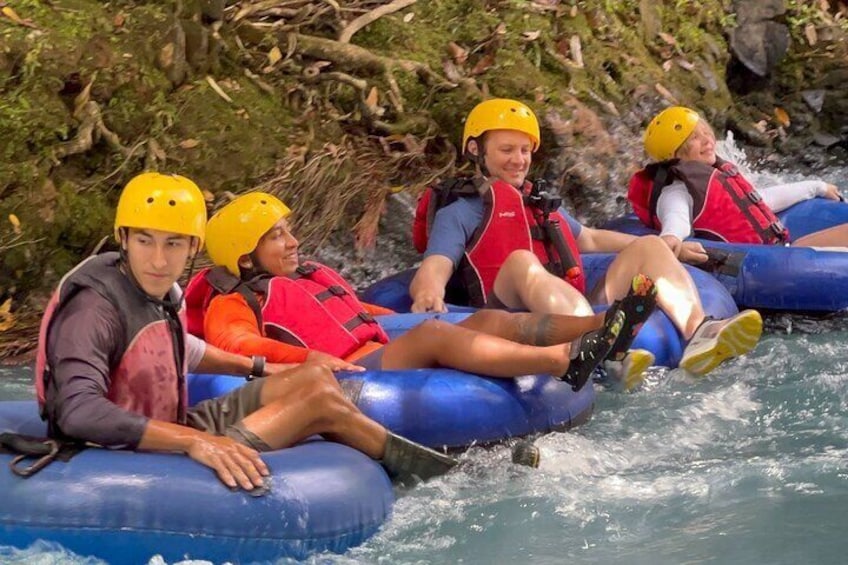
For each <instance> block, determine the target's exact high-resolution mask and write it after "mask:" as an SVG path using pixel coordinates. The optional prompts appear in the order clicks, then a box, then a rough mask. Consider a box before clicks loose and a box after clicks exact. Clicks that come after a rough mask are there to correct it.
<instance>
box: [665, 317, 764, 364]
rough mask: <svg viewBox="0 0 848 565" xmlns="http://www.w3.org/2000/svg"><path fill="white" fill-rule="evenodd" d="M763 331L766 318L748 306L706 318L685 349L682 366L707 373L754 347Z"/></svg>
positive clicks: (681, 360)
mask: <svg viewBox="0 0 848 565" xmlns="http://www.w3.org/2000/svg"><path fill="white" fill-rule="evenodd" d="M762 333H763V319H762V317H761V316H760V313H759V312H757V311H756V310H744V311H742V312H739V313H738V314H736V315H735V316H733V317H732V318H726V319H724V320H705V321H704V322H703V323H702V324H701V325H700V326H698V329H697V330H695V335H693V336H692V339H690V340H689V343H688V344H687V345H686V349H684V350H683V357H681V358H680V364H679V366H680V367H681V368H683V369H686V370H687V371H689V372H690V373H693V374H695V375H698V376H701V375H706V374H707V373H709V372H710V371H712V370H713V369H715V368H716V367H718V365H719V364H720V363H722V362H723V361H725V360H726V359H730V358H732V357H739V356H740V355H744V354H746V353H748V352H749V351H751V350H752V349H754V346H756V345H757V342H758V341H759V340H760V336H761V335H762Z"/></svg>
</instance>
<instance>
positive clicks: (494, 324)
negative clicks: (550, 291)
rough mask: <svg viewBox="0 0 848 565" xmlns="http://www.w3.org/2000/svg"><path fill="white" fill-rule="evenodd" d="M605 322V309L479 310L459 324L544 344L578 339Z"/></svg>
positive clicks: (520, 340)
mask: <svg viewBox="0 0 848 565" xmlns="http://www.w3.org/2000/svg"><path fill="white" fill-rule="evenodd" d="M603 324H604V314H603V313H601V314H592V315H589V316H569V315H554V314H534V313H524V312H506V311H503V310H478V311H477V312H475V313H474V314H472V315H471V316H469V317H468V318H466V319H465V320H463V321H462V322H460V323H458V324H457V325H458V326H462V327H464V328H468V329H469V330H474V331H477V332H481V333H486V334H489V335H493V336H497V337H501V338H503V339H508V340H510V341H514V342H517V343H523V344H526V345H542V346H544V345H555V344H558V343H564V342H566V341H574V340H575V339H577V338H579V337H580V336H582V335H583V334H585V333H588V332H590V331H592V330H596V329H598V328H600V327H601V326H602V325H603Z"/></svg>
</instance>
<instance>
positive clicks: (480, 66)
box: [471, 53, 495, 76]
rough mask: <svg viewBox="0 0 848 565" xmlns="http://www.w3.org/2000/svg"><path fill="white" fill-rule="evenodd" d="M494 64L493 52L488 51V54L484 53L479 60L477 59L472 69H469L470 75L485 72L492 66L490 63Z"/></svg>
mask: <svg viewBox="0 0 848 565" xmlns="http://www.w3.org/2000/svg"><path fill="white" fill-rule="evenodd" d="M494 64H495V54H494V53H488V54H486V55H484V56H483V57H482V58H481V59H480V60H479V61H477V64H476V65H474V68H473V69H471V75H472V76H474V75H481V74H483V73H485V72H486V71H488V70H489V69H490V68H491V67H492V65H494Z"/></svg>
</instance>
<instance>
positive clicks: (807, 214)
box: [605, 198, 848, 312]
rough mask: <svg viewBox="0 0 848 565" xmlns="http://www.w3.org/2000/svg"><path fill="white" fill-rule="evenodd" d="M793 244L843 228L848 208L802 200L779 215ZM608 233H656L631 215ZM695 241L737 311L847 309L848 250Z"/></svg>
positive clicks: (847, 220) (818, 200)
mask: <svg viewBox="0 0 848 565" xmlns="http://www.w3.org/2000/svg"><path fill="white" fill-rule="evenodd" d="M778 216H779V217H780V220H781V221H782V222H783V223H784V225H786V227H787V228H789V233H790V234H791V236H792V238H793V239H797V238H799V237H802V236H804V235H807V234H810V233H813V232H816V231H820V230H823V229H826V228H829V227H833V226H836V225H840V224H844V223H848V204H846V203H843V202H835V201H832V200H825V199H822V198H814V199H811V200H806V201H804V202H801V203H799V204H796V205H795V206H792V207H791V208H789V209H787V210H784V211H783V212H781V213H780V214H778ZM605 227H606V228H607V229H612V230H616V231H621V232H625V233H632V234H637V235H642V234H648V233H656V232H655V231H653V230H650V229H649V228H647V227H645V226H644V225H643V224H642V223H641V222H640V221H639V220H638V219H637V218H636V216H635V215H629V216H625V217H623V218H619V219H616V220H613V221H611V222H609V223H608V224H607V225H606V226H605ZM692 241H698V242H700V243H701V244H703V246H704V247H705V248H706V249H707V250H708V252H710V254H711V255H712V256H714V257H717V258H718V263H717V264H716V266H715V268H714V269H712V273H713V276H714V277H715V278H716V279H717V280H718V281H719V282H720V283H721V284H722V285H724V286H725V288H727V290H728V292H730V294H731V295H732V296H733V299H734V300H735V301H736V304H737V305H738V306H740V307H747V308H761V309H769V310H784V311H806V312H836V311H839V310H845V309H846V308H848V248H820V249H816V248H811V247H791V246H790V247H784V246H776V245H750V244H733V243H723V242H715V241H708V240H701V239H694V238H693V239H692Z"/></svg>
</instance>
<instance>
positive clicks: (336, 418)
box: [243, 365, 386, 459]
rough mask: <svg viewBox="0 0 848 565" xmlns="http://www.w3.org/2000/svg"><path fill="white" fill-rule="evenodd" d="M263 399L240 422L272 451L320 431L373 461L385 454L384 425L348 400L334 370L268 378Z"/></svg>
mask: <svg viewBox="0 0 848 565" xmlns="http://www.w3.org/2000/svg"><path fill="white" fill-rule="evenodd" d="M261 402H262V408H260V409H259V410H257V411H256V412H254V413H253V414H250V415H249V416H247V417H245V418H244V421H243V423H244V426H245V427H246V428H247V429H248V430H250V431H251V432H253V433H254V434H256V435H257V436H259V438H261V439H262V440H263V441H264V442H265V443H267V444H268V446H270V447H271V448H272V449H281V448H283V447H289V446H291V445H294V444H296V443H297V442H299V441H301V440H303V439H305V438H307V437H309V436H312V435H316V434H321V435H324V436H325V437H327V438H328V439H332V440H333V441H336V442H338V443H343V444H345V445H349V446H351V447H353V448H355V449H358V450H359V451H362V452H363V453H365V454H367V455H369V456H370V457H372V458H374V459H380V458H381V457H382V456H383V451H384V449H385V445H386V429H385V428H384V427H383V426H381V425H380V424H378V423H377V422H375V421H374V420H371V419H370V418H368V417H367V416H365V415H364V414H363V413H362V412H360V411H359V409H358V408H357V407H356V406H354V404H353V403H351V402H350V401H349V400H348V399H346V398H345V397H344V395H343V394H342V390H341V387H340V386H339V383H338V381H336V378H335V376H333V373H332V372H331V371H330V370H329V369H327V368H325V367H323V366H321V365H302V366H301V367H300V368H299V371H298V372H295V373H284V374H281V375H278V376H274V377H268V380H267V381H266V382H265V384H264V385H263V387H262V398H261Z"/></svg>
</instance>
